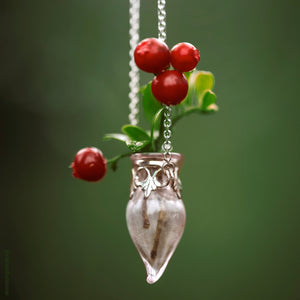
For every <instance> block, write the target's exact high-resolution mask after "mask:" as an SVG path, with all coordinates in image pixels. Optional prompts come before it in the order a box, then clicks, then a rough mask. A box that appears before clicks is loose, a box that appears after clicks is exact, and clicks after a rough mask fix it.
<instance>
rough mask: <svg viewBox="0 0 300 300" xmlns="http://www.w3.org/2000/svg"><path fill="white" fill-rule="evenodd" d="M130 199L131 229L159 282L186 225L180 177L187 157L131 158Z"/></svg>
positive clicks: (151, 277) (150, 280)
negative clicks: (167, 160)
mask: <svg viewBox="0 0 300 300" xmlns="http://www.w3.org/2000/svg"><path fill="white" fill-rule="evenodd" d="M130 158H131V162H132V177H131V185H130V199H129V202H128V205H127V210H126V219H127V226H128V230H129V233H130V236H131V238H132V241H133V243H134V244H135V246H136V248H137V250H138V252H139V254H140V256H141V258H142V260H143V262H144V264H145V267H146V271H147V282H148V283H150V284H152V283H155V282H156V281H157V280H158V279H159V278H160V277H161V276H162V274H163V272H164V270H165V269H166V267H167V264H168V262H169V260H170V259H171V257H172V255H173V253H174V251H175V249H176V247H177V245H178V243H179V241H180V239H181V236H182V234H183V230H184V226H185V218H186V215H185V208H184V204H183V202H182V200H181V182H180V179H179V177H178V175H179V171H180V169H181V167H182V164H183V156H182V155H181V154H179V153H172V156H171V160H170V162H168V163H166V161H165V160H164V156H163V154H162V153H135V154H133V155H131V157H130Z"/></svg>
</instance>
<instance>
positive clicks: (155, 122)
mask: <svg viewBox="0 0 300 300" xmlns="http://www.w3.org/2000/svg"><path fill="white" fill-rule="evenodd" d="M163 110H164V108H163V107H162V108H161V109H160V110H159V111H158V112H157V113H156V114H155V116H154V117H153V120H152V127H151V142H152V145H154V141H155V139H156V137H155V134H154V133H155V131H156V130H155V129H157V128H159V127H160V122H161V115H162V112H163Z"/></svg>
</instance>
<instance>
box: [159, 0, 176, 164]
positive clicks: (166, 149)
mask: <svg viewBox="0 0 300 300" xmlns="http://www.w3.org/2000/svg"><path fill="white" fill-rule="evenodd" d="M157 16H158V38H159V39H160V40H161V41H163V42H165V41H166V38H167V31H166V27H167V22H166V17H167V12H166V0H157ZM171 116H172V108H171V107H170V106H168V105H164V132H163V135H164V142H163V144H162V151H163V154H164V160H165V161H166V162H167V163H170V161H171V151H172V149H173V146H172V143H171V136H172V131H171V126H172V120H171Z"/></svg>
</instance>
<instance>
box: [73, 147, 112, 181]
mask: <svg viewBox="0 0 300 300" xmlns="http://www.w3.org/2000/svg"><path fill="white" fill-rule="evenodd" d="M71 168H72V169H73V176H74V177H75V178H79V179H83V180H86V181H99V180H100V179H102V178H103V177H104V176H105V174H106V159H105V157H104V156H103V154H102V152H101V151H100V150H99V149H97V148H95V147H89V148H83V149H81V150H79V151H78V152H77V154H76V156H75V159H74V161H73V162H72V164H71Z"/></svg>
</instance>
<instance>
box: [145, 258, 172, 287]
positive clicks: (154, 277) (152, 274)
mask: <svg viewBox="0 0 300 300" xmlns="http://www.w3.org/2000/svg"><path fill="white" fill-rule="evenodd" d="M170 258H171V257H170ZM168 262H169V259H168V260H167V261H166V262H165V264H164V265H163V266H162V267H161V268H160V269H158V270H156V269H154V268H153V267H151V265H150V264H149V263H148V262H147V261H146V260H144V264H145V267H146V271H147V277H146V281H147V283H149V284H153V283H155V282H156V281H158V280H159V279H160V277H161V276H162V275H163V273H164V271H165V269H166V267H167V265H168Z"/></svg>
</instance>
